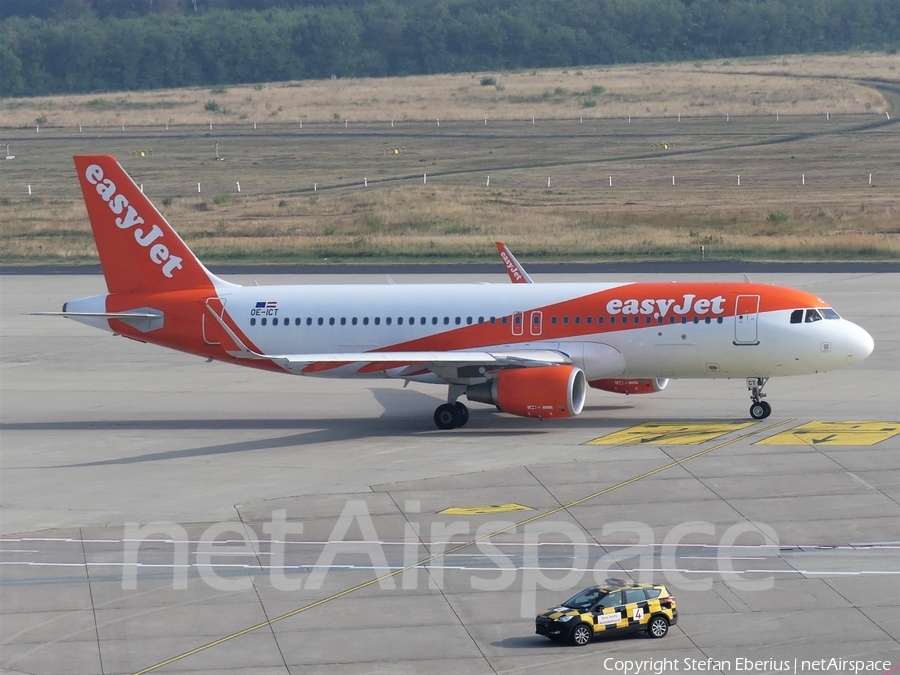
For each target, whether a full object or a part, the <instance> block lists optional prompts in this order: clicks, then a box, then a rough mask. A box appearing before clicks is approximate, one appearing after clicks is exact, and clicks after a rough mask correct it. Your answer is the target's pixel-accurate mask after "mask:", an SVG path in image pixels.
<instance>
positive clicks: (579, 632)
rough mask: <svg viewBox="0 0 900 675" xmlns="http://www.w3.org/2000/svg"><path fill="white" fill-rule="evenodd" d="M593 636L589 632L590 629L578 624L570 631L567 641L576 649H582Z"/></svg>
mask: <svg viewBox="0 0 900 675" xmlns="http://www.w3.org/2000/svg"><path fill="white" fill-rule="evenodd" d="M593 636H594V635H593V632H592V631H591V627H590V626H588V625H587V624H586V623H580V624H578V625H577V626H575V628H573V629H572V633H571V635H570V636H569V639H570V640H571V642H572V644H573V645H575V646H576V647H584V646H585V645H586V644H587V643H588V642H590V641H591V638H592V637H593Z"/></svg>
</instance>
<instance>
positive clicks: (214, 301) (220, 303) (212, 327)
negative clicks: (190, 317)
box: [200, 298, 225, 346]
mask: <svg viewBox="0 0 900 675" xmlns="http://www.w3.org/2000/svg"><path fill="white" fill-rule="evenodd" d="M206 304H207V305H209V306H210V307H212V309H213V310H214V311H215V313H216V314H218V315H219V316H220V317H224V316H225V300H221V299H219V298H207V299H206ZM200 327H201V330H202V331H203V342H204V344H207V345H210V346H212V345H220V344H222V336H223V335H224V332H223V331H222V326H220V325H219V322H218V321H216V320H215V318H213V317H212V316H210V314H209V310H208V309H207V308H206V307H204V308H203V316H202V318H201V319H200Z"/></svg>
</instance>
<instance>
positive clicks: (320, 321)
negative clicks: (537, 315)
mask: <svg viewBox="0 0 900 675" xmlns="http://www.w3.org/2000/svg"><path fill="white" fill-rule="evenodd" d="M394 320H395V319H394V318H393V317H390V316H388V317H385V319H384V323H385V325H386V326H390V325H391V324H392V323H393V322H394ZM292 321H293V325H295V326H300V325H303V324H305V325H307V326H312V325H317V326H324V325H325V324H326V323H327V324H328V325H329V326H334V325H341V326H346V325H347V324H348V323H349V324H350V325H351V326H357V325H363V326H368V325H369V323H370V321H371V323H372V324H374V325H375V326H380V325H381V321H382V319H381V317H380V316H376V317H373V318H372V319H371V320H370V319H369V317H367V316H364V317H362V318H361V319H360V318H358V317H355V316H354V317H352V318H350V319H348V318H347V317H345V316H342V317H341V318H339V319H337V318H335V317H333V316H332V317H329V318H328V319H325V318H324V317H321V316H320V317H319V318H317V319H313V317H311V316H308V317H306V319H301V318H300V317H299V316H298V317H296V318H294V319H291V318H290V317H286V318H283V319H280V320H279V318H278V317H277V316H276V317H273V318H272V321H271V323H272V325H273V326H279V325H281V326H290V325H291V322H292ZM463 321H465V323H466V325H467V326H471V325H472V324H473V323H475V319H474V318H473V317H471V316H467V317H466V318H465V319H463V317H461V316H457V317H455V318H451V317H449V316H445V317H444V318H443V324H444V325H445V326H449V325H450V323H451V322H452V323H453V324H455V325H457V326H461V325H462V323H463ZM396 322H397V325H398V326H402V325H404V324H407V325H410V326H414V325H416V323H418V324H419V325H420V326H425V325H426V324H428V317H425V316H423V317H419V319H418V322H417V321H416V317H414V316H411V317H409V318H406V317H402V316H398V317H397V318H396ZM440 322H441V321H440V318H439V317H436V316H433V317H431V325H433V326H437V325H438V324H439V323H440ZM477 322H478V323H479V324H483V323H485V318H484V317H483V316H479V317H478V320H477ZM487 322H488V323H490V324H491V325H493V324H496V323H499V324H501V325H503V326H505V325H506V324H508V323H509V317H508V316H502V317H499V318H498V317H496V316H492V317H490V318H489V319H487ZM267 323H268V321H267V319H266V318H265V317H263V318H262V319H260V324H261V325H263V326H265V325H266V324H267ZM250 325H251V326H255V325H256V318H255V317H251V318H250Z"/></svg>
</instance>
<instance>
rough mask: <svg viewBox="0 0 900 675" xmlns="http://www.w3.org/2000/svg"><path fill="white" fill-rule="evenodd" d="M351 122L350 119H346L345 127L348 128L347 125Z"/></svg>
mask: <svg viewBox="0 0 900 675" xmlns="http://www.w3.org/2000/svg"><path fill="white" fill-rule="evenodd" d="M349 124H350V120H344V128H345V129H346V128H347V126H348V125H349Z"/></svg>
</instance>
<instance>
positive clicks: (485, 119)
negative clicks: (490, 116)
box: [484, 117, 487, 126]
mask: <svg viewBox="0 0 900 675" xmlns="http://www.w3.org/2000/svg"><path fill="white" fill-rule="evenodd" d="M484 126H487V117H485V118H484Z"/></svg>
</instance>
